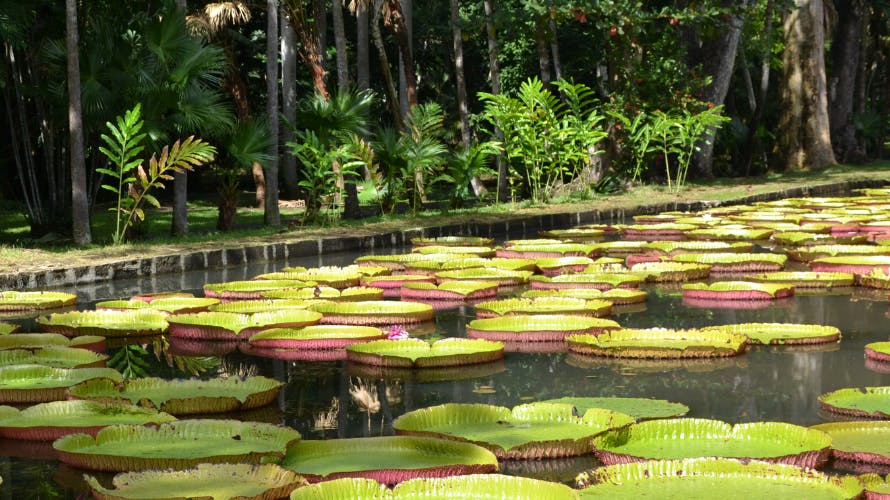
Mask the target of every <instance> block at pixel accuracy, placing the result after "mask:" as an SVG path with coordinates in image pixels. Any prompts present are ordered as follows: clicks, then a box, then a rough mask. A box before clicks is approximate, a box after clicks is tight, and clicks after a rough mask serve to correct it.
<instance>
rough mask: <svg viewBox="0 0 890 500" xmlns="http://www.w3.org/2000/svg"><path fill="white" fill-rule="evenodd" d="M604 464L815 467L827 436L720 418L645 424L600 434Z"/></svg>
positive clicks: (825, 452)
mask: <svg viewBox="0 0 890 500" xmlns="http://www.w3.org/2000/svg"><path fill="white" fill-rule="evenodd" d="M593 445H594V446H595V447H596V456H597V458H599V459H600V460H601V461H602V462H603V463H604V464H606V465H612V464H621V463H628V462H639V461H644V460H675V459H682V458H696V457H719V458H739V459H749V460H763V461H767V462H776V463H786V464H790V465H796V466H798V467H810V468H816V467H820V466H822V465H824V464H825V462H827V461H828V458H829V456H830V453H831V450H830V445H831V437H830V436H828V435H827V434H825V433H824V432H820V431H817V430H813V429H809V428H807V427H802V426H799V425H793V424H787V423H784V422H750V423H744V424H736V425H731V424H728V423H726V422H721V421H719V420H710V419H701V418H672V419H659V420H649V421H646V422H640V423H638V424H634V425H632V426H630V427H628V428H625V429H617V430H611V431H608V432H605V433H603V434H601V435H599V436H597V437H596V438H594V440H593Z"/></svg>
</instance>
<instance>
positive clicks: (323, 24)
mask: <svg viewBox="0 0 890 500" xmlns="http://www.w3.org/2000/svg"><path fill="white" fill-rule="evenodd" d="M312 24H314V25H315V44H316V49H315V50H316V55H317V57H318V64H319V65H320V66H321V67H322V68H324V67H325V66H327V63H328V61H327V52H328V12H327V8H326V7H325V0H312Z"/></svg>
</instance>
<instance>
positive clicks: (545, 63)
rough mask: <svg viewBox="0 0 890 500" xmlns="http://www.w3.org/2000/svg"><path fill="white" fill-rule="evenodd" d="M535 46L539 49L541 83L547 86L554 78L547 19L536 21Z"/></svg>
mask: <svg viewBox="0 0 890 500" xmlns="http://www.w3.org/2000/svg"><path fill="white" fill-rule="evenodd" d="M535 45H536V47H537V49H538V66H539V68H540V70H541V81H542V82H544V85H545V86H547V85H549V84H550V81H551V80H552V79H553V77H552V76H551V75H550V49H549V47H548V46H547V45H548V44H547V19H546V18H545V17H543V16H541V17H538V18H537V19H535Z"/></svg>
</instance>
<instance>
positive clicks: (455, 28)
mask: <svg viewBox="0 0 890 500" xmlns="http://www.w3.org/2000/svg"><path fill="white" fill-rule="evenodd" d="M449 3H450V4H451V48H452V50H453V51H454V77H455V78H454V81H455V83H456V85H457V113H458V115H459V116H460V138H461V142H462V145H463V147H464V149H469V147H470V113H469V111H468V109H467V84H466V81H465V76H464V49H463V43H462V40H461V28H460V23H461V21H460V5H459V3H460V2H459V0H450V2H449Z"/></svg>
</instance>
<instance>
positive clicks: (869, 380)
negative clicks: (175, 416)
mask: <svg viewBox="0 0 890 500" xmlns="http://www.w3.org/2000/svg"><path fill="white" fill-rule="evenodd" d="M353 257H354V256H352V255H342V256H332V257H331V256H329V257H326V258H325V259H324V261H318V262H314V261H313V262H306V263H305V264H304V265H332V264H344V263H349V262H351V261H352V258H353ZM294 264H297V263H288V265H294ZM284 265H285V264H281V263H279V264H277V265H276V266H275V267H276V269H277V268H280V267H283V266H284ZM276 269H269V266H259V267H255V268H245V269H243V270H239V271H230V272H227V273H222V272H211V273H201V274H199V275H195V276H191V277H188V276H187V277H183V278H180V277H177V278H171V279H170V280H167V279H166V278H164V279H162V278H157V279H154V280H152V281H151V282H149V283H147V284H146V283H144V282H143V283H140V282H132V283H128V282H122V283H115V284H113V285H107V286H105V285H103V286H102V287H97V288H94V289H89V290H79V291H78V293H82V294H85V295H84V299H85V300H82V302H81V303H82V304H84V305H86V306H87V307H89V306H90V301H95V300H102V299H106V298H109V297H114V298H118V297H126V296H129V295H132V294H134V293H137V292H148V291H161V290H170V289H185V290H194V289H196V288H197V287H198V286H200V284H201V283H203V282H205V281H208V282H217V281H224V280H233V279H245V278H249V277H252V276H254V275H256V274H259V273H261V272H269V271H271V270H276ZM233 273H234V274H233ZM239 276H240V277H239ZM99 288H101V289H99ZM648 290H649V292H650V300H649V302H648V303H647V307H646V310H645V311H644V312H635V313H631V312H629V313H620V314H617V315H615V316H614V317H613V319H615V320H616V321H618V322H619V323H620V324H622V325H624V326H630V327H655V326H659V327H667V328H685V327H698V326H706V325H718V324H728V323H742V322H794V323H818V324H824V325H833V326H836V327H838V328H840V329H841V331H842V332H843V340H842V342H841V343H840V344H839V345H837V344H833V345H830V346H803V347H799V348H795V347H756V348H753V349H751V350H750V352H748V353H747V354H745V355H743V356H741V357H737V358H728V359H720V360H715V361H686V362H652V361H634V360H628V361H621V360H606V359H597V358H589V357H582V356H575V355H569V354H566V353H555V354H531V353H508V354H507V355H506V357H505V359H504V362H503V365H498V366H490V367H484V369H482V370H481V371H479V372H471V371H468V370H460V371H458V372H457V373H451V374H449V373H442V374H437V375H436V378H437V380H436V381H430V380H427V379H428V378H429V377H426V378H423V377H418V376H417V375H416V374H399V373H383V374H379V373H378V374H368V373H367V372H362V371H361V370H356V369H355V368H352V369H350V368H349V367H347V366H346V363H345V362H343V361H325V362H305V361H285V360H275V359H267V358H258V357H253V356H248V355H245V354H244V353H242V352H240V351H239V350H233V351H232V352H231V353H229V354H226V355H225V356H224V357H223V358H222V360H223V363H222V364H221V365H219V366H217V367H216V368H214V369H213V370H211V371H210V372H208V373H207V375H214V374H215V373H218V372H220V371H223V370H224V371H227V372H229V373H239V372H240V373H246V372H249V371H250V372H255V373H257V374H261V375H265V376H269V377H274V378H277V379H279V380H282V381H284V382H285V387H284V390H283V391H282V394H281V397H280V400H279V404H278V407H277V408H276V407H272V408H267V409H264V410H262V411H257V412H253V413H251V414H246V415H240V416H236V417H237V418H244V419H248V420H258V421H264V422H278V423H285V424H287V425H289V426H291V427H294V428H295V429H297V430H298V431H300V433H301V434H302V435H303V436H304V438H306V439H322V438H324V439H330V438H345V437H358V436H377V435H387V434H391V433H392V420H393V419H394V418H396V417H398V416H399V415H401V414H403V413H405V412H407V411H410V410H413V409H417V408H422V407H425V406H430V405H436V404H441V403H447V402H461V403H487V404H495V405H505V406H514V405H517V404H521V403H524V402H530V401H537V400H542V399H551V398H559V397H563V396H638V397H653V398H662V399H669V400H671V401H677V402H681V403H684V404H686V405H688V406H689V407H690V412H689V415H688V416H691V417H704V418H716V419H721V420H725V421H728V422H732V423H735V422H749V421H784V422H791V423H795V424H802V425H812V424H816V423H820V422H824V421H825V420H826V418H830V417H829V416H823V415H820V414H819V412H818V411H817V401H816V398H817V397H818V396H819V395H820V394H822V393H825V392H828V391H832V390H835V389H839V388H842V387H854V386H876V385H890V374H887V373H880V371H879V369H880V368H881V367H877V368H873V369H872V368H869V367H866V364H865V359H864V355H863V346H864V345H865V344H866V343H868V342H872V341H877V340H887V339H888V329H887V325H888V323H890V320H888V318H887V313H888V308H890V306H888V303H887V301H886V294H885V293H863V292H860V291H858V290H857V291H854V292H853V293H844V294H837V295H800V296H796V297H794V298H792V299H789V300H785V301H782V302H780V303H775V304H770V305H769V306H767V307H758V308H725V307H719V306H720V305H719V304H716V305H711V306H701V305H699V304H696V305H694V306H692V305H684V303H683V301H682V299H681V297H680V293H679V290H678V289H677V288H669V287H664V288H656V287H651V288H648ZM472 318H473V310H472V308H471V307H469V306H463V307H458V308H454V309H445V310H441V311H439V312H438V313H437V316H436V319H435V323H434V325H429V326H428V327H434V328H435V332H434V333H433V334H432V335H433V336H434V337H435V336H464V335H465V328H464V327H465V324H466V322H468V321H469V320H470V319H472ZM25 324H27V321H26V322H25ZM152 359H153V358H152ZM156 368H157V371H158V373H159V374H162V375H163V376H172V374H175V370H173V369H172V368H170V367H167V366H166V365H164V363H163V362H160V361H159V362H156ZM467 377H470V378H467ZM0 450H2V452H3V453H2V454H3V455H5V456H6V457H7V458H0V476H2V477H3V485H2V486H0V499H3V498H9V499H21V498H76V497H77V496H78V495H80V494H81V491H82V488H83V486H82V483H81V482H80V481H79V478H80V471H76V470H73V469H71V468H68V467H60V466H59V464H58V463H57V462H55V461H53V460H48V459H46V457H47V455H46V453H47V452H46V448H45V446H34V445H29V444H26V443H17V442H4V443H2V444H0ZM23 457H37V458H23ZM594 465H595V464H594V462H593V458H591V457H582V458H579V459H572V460H565V461H559V462H557V461H554V462H546V461H545V462H543V463H541V462H539V463H533V464H523V463H512V464H508V465H506V466H505V467H504V470H505V471H506V472H507V473H513V474H523V475H532V476H536V477H542V478H546V479H552V480H560V481H568V480H571V478H572V477H574V475H575V474H577V472H578V471H580V470H583V469H585V468H588V467H592V466H594Z"/></svg>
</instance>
